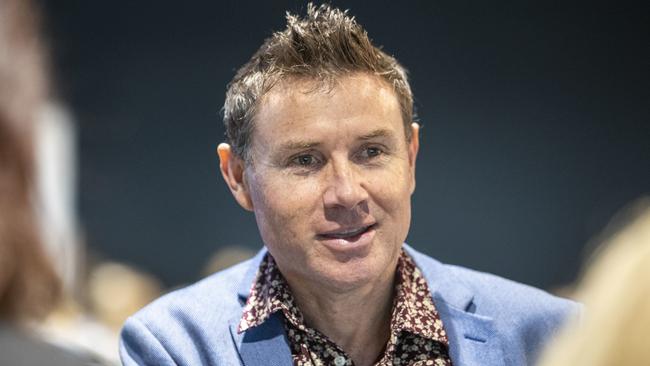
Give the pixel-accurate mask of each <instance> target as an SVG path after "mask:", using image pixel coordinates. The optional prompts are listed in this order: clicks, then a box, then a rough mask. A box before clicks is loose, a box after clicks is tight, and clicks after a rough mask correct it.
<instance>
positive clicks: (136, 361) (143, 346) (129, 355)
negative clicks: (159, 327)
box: [120, 317, 176, 366]
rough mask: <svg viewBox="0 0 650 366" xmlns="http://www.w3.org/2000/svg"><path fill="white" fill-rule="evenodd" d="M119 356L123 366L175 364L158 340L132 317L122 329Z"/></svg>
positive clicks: (164, 365)
mask: <svg viewBox="0 0 650 366" xmlns="http://www.w3.org/2000/svg"><path fill="white" fill-rule="evenodd" d="M120 358H121V360H122V365H124V366H145V365H147V366H149V365H151V366H153V365H156V366H158V365H160V366H176V362H174V360H173V359H172V357H171V355H170V354H169V352H167V350H166V349H165V347H164V346H163V344H162V343H161V342H160V340H159V339H158V338H156V336H155V335H154V334H153V333H152V332H151V331H150V330H149V328H147V326H146V325H145V324H144V323H142V322H141V321H140V320H138V319H137V318H134V317H131V318H130V319H128V320H127V321H126V323H125V324H124V328H123V329H122V333H121V336H120Z"/></svg>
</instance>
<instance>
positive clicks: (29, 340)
mask: <svg viewBox="0 0 650 366" xmlns="http://www.w3.org/2000/svg"><path fill="white" fill-rule="evenodd" d="M47 93H48V78H47V70H46V67H45V56H44V48H43V45H42V43H41V38H40V36H39V29H38V15H37V12H36V9H35V8H34V7H33V6H32V4H31V2H30V1H25V0H0V364H2V365H7V366H11V365H90V364H96V363H95V360H94V358H92V357H90V356H87V355H85V354H81V353H76V352H73V351H71V350H64V349H62V348H58V347H55V346H54V345H52V344H49V343H47V342H45V341H43V340H42V339H39V338H38V337H37V336H36V333H35V332H34V329H35V326H36V324H37V322H38V321H39V320H41V319H42V318H43V317H44V316H45V315H46V314H47V313H48V312H49V311H50V309H51V308H52V307H53V306H54V305H55V304H56V303H57V301H58V299H59V297H60V295H61V290H62V285H61V281H60V278H59V276H58V273H57V271H56V269H55V268H54V265H53V263H52V261H51V260H50V258H49V257H48V254H47V253H46V250H45V249H44V246H43V240H42V236H41V235H42V231H41V227H40V221H39V219H40V218H39V213H38V210H37V208H36V203H35V201H36V198H35V197H34V196H35V195H36V194H37V193H36V190H37V189H36V183H35V180H36V173H35V170H36V167H35V163H36V162H35V151H36V149H35V146H34V143H35V141H36V138H35V130H36V129H37V126H36V122H37V121H38V119H39V114H40V113H41V111H42V108H43V107H44V105H45V100H46V98H47Z"/></svg>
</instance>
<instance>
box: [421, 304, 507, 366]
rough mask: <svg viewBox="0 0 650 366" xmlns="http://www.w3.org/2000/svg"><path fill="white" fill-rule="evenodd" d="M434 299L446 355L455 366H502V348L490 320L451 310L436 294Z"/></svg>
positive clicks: (503, 361) (462, 311)
mask: <svg viewBox="0 0 650 366" xmlns="http://www.w3.org/2000/svg"><path fill="white" fill-rule="evenodd" d="M433 297H434V303H435V305H436V309H437V310H438V313H439V314H440V319H441V320H442V324H443V326H444V327H445V331H446V332H447V337H448V339H449V356H450V357H451V361H452V363H453V364H454V365H455V366H462V365H482V366H488V365H489V366H501V365H504V364H505V360H504V355H503V348H502V345H501V342H500V339H499V338H498V337H497V336H496V335H495V334H496V333H495V331H494V324H493V321H492V319H491V318H489V317H484V316H480V315H476V314H472V313H469V312H466V311H464V310H460V309H457V308H454V307H452V306H450V305H449V304H448V303H447V302H445V301H444V300H443V299H442V298H441V297H440V294H439V293H436V294H435V295H434V296H433Z"/></svg>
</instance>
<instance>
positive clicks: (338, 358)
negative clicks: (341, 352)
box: [334, 356, 347, 366]
mask: <svg viewBox="0 0 650 366" xmlns="http://www.w3.org/2000/svg"><path fill="white" fill-rule="evenodd" d="M346 362H347V360H346V359H345V357H343V356H336V358H335V359H334V365H336V366H343V365H345V363H346Z"/></svg>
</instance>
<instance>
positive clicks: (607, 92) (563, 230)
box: [42, 0, 650, 288]
mask: <svg viewBox="0 0 650 366" xmlns="http://www.w3.org/2000/svg"><path fill="white" fill-rule="evenodd" d="M42 3H43V5H44V8H45V10H46V15H47V18H48V28H47V29H48V36H49V38H50V40H51V43H52V44H53V47H54V65H55V72H56V74H57V77H58V92H59V95H60V96H61V99H62V100H63V101H64V102H65V103H66V104H67V105H68V106H69V107H70V108H71V110H72V113H73V115H74V116H75V118H76V120H77V121H78V124H79V128H80V136H79V137H80V147H79V153H80V162H81V172H80V214H81V219H82V222H83V225H84V228H85V234H86V238H87V242H88V244H89V246H90V247H91V248H92V250H93V251H95V252H97V253H100V254H101V255H103V256H105V257H106V258H110V259H116V260H120V261H126V262H129V263H132V264H135V265H138V266H140V267H142V268H144V269H146V270H148V271H151V272H153V273H155V274H156V275H158V276H159V277H160V278H162V279H163V280H164V281H165V283H166V284H167V285H170V286H175V285H178V284H181V283H185V282H189V281H193V280H195V279H197V278H198V276H199V270H200V268H201V267H202V266H203V265H204V263H205V261H206V259H207V257H208V256H209V255H210V254H211V253H212V252H214V250H215V249H216V248H219V247H221V246H224V245H243V246H246V247H249V248H257V247H259V246H260V245H261V244H260V239H259V236H258V234H257V230H256V226H255V223H254V219H253V216H252V215H250V214H248V213H246V212H244V211H243V210H242V209H240V208H239V207H238V206H237V205H236V203H235V202H234V200H233V199H232V198H231V196H230V193H229V192H228V191H227V188H226V186H225V185H224V184H223V183H222V182H221V177H220V175H218V171H217V161H216V158H215V155H214V150H215V147H216V145H217V143H218V142H220V141H221V140H222V136H223V128H222V125H221V121H220V116H219V110H220V108H221V106H222V102H223V96H224V92H225V86H226V84H227V83H228V81H229V80H230V78H232V76H233V75H234V71H235V70H236V68H237V67H238V66H240V65H241V64H243V63H244V62H245V61H246V60H247V59H248V58H249V57H250V55H251V54H252V53H253V52H254V51H255V49H256V48H257V47H258V46H259V45H260V43H261V42H262V40H263V39H264V38H265V37H266V36H268V35H269V34H270V33H271V31H272V30H278V29H281V28H282V27H283V24H284V19H283V16H284V12H285V10H291V11H294V12H295V11H300V12H303V10H304V9H305V5H304V3H303V2H298V1H259V2H254V3H253V2H248V1H229V2H217V1H202V2H200V1H195V2H178V1H139V2H127V1H104V2H99V1H80V0H79V1H54V0H51V1H42ZM334 4H335V5H338V6H340V7H343V8H349V9H351V10H350V12H351V14H353V15H355V16H356V18H357V19H358V21H359V22H360V23H361V24H363V25H364V26H365V27H366V29H367V30H368V32H369V34H370V35H371V37H372V38H373V39H374V40H375V41H376V43H378V44H381V45H383V46H384V49H385V50H386V51H388V52H389V53H392V54H394V55H395V56H396V57H397V58H398V59H399V60H401V62H402V63H403V64H404V65H405V66H406V67H407V68H408V69H409V70H410V75H411V79H412V86H413V89H414V92H415V96H416V107H417V112H418V114H419V117H420V120H421V122H422V123H423V125H424V129H423V130H422V136H421V144H422V147H421V154H420V157H419V160H418V164H419V165H418V173H417V179H418V187H417V190H416V194H415V196H414V208H413V210H414V219H413V225H412V229H411V233H410V235H409V238H408V241H409V242H410V243H411V244H412V245H414V246H415V247H417V248H419V249H421V250H422V251H424V252H426V253H429V254H431V255H433V256H436V257H438V258H440V259H441V260H443V261H447V262H453V263H458V264H462V265H465V266H470V267H474V268H477V269H480V270H486V271H491V272H495V273H497V274H500V275H504V276H507V277H510V278H513V279H516V280H518V281H523V282H526V283H529V284H533V285H536V286H542V287H546V288H549V287H552V286H556V285H560V284H563V283H565V282H568V281H571V280H572V279H573V278H574V276H575V275H576V273H577V271H578V269H579V265H580V263H581V262H582V258H583V253H584V250H583V246H584V244H585V243H586V242H587V241H588V239H589V238H591V237H592V236H593V235H594V234H595V233H597V232H598V231H599V230H600V229H601V228H602V227H603V226H604V225H605V223H606V222H607V220H608V219H609V218H610V216H611V215H612V214H614V213H615V212H616V210H617V209H619V208H620V207H622V206H623V205H624V204H625V203H627V202H629V201H630V200H632V199H634V198H635V197H638V196H640V195H641V194H643V193H647V192H649V191H650V118H649V117H650V114H649V112H648V106H649V102H650V100H649V99H650V98H649V93H648V85H649V84H648V82H649V81H650V80H649V77H648V66H649V65H648V61H650V58H649V57H648V56H649V52H648V51H649V49H648V46H649V42H648V39H649V37H648V35H649V34H650V32H649V29H648V28H649V27H648V16H647V14H648V12H647V9H644V8H643V7H642V6H641V4H642V2H638V3H634V2H611V3H598V2H592V1H590V2H582V3H576V2H567V1H538V2H528V1H411V2H397V1H372V2H371V1H366V2H340V1H336V2H334Z"/></svg>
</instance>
